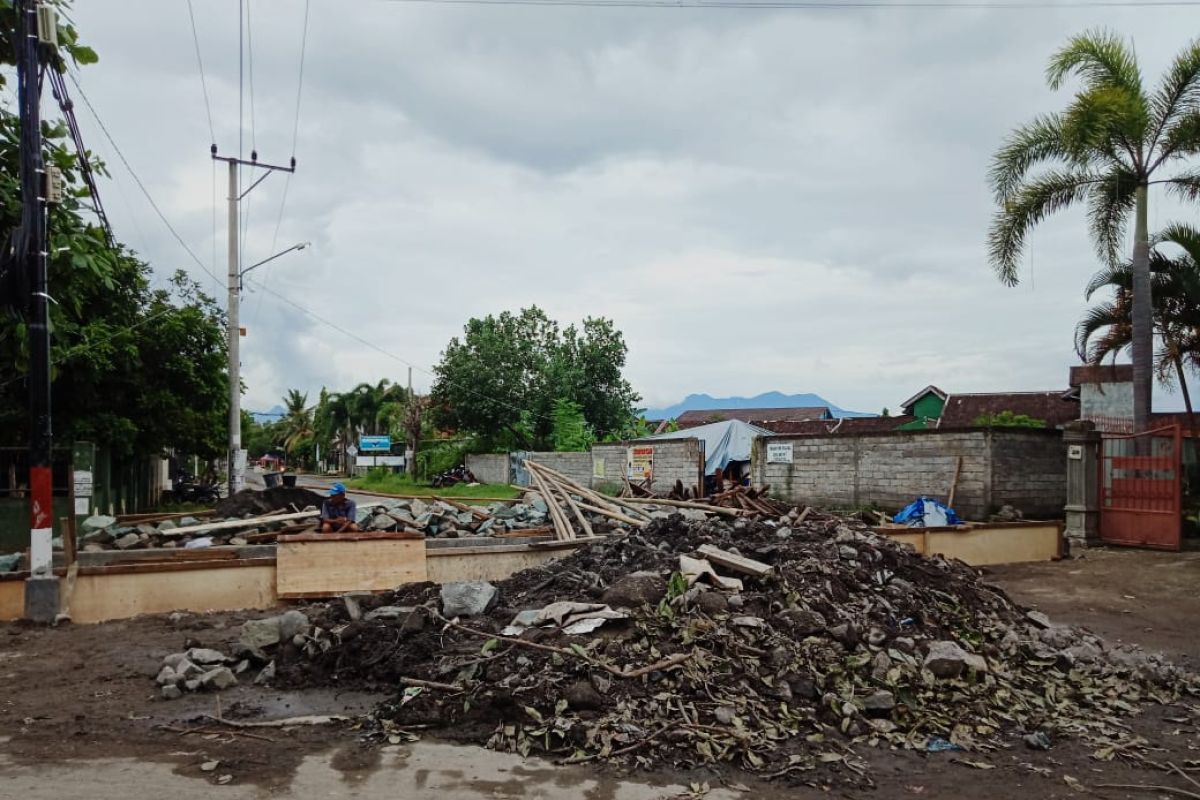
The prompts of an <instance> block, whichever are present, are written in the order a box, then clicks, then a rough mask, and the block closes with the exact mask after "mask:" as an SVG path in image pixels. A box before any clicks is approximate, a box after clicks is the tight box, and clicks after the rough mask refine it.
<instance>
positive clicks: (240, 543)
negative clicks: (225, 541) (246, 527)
mask: <svg viewBox="0 0 1200 800" xmlns="http://www.w3.org/2000/svg"><path fill="white" fill-rule="evenodd" d="M229 544H230V545H232V546H233V547H245V546H246V545H248V544H250V543H249V542H248V541H246V540H245V539H243V538H242V537H241V536H233V537H230V539H229Z"/></svg>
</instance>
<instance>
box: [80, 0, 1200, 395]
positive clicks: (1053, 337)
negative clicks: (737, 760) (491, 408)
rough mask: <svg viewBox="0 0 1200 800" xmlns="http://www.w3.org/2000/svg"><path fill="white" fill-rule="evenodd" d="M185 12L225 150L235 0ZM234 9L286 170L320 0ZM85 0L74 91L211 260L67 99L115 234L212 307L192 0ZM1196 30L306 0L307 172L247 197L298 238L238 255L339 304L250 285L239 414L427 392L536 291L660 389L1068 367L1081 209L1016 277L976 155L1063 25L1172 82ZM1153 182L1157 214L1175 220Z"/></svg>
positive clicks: (1083, 239) (273, 278)
mask: <svg viewBox="0 0 1200 800" xmlns="http://www.w3.org/2000/svg"><path fill="white" fill-rule="evenodd" d="M193 4H194V8H195V13H196V26H197V31H198V35H199V42H200V47H201V55H202V57H203V62H204V68H205V72H206V75H207V82H208V93H209V98H210V103H211V109H212V120H213V127H214V129H215V137H216V141H217V144H218V146H219V147H220V149H221V150H222V152H226V153H228V152H234V151H236V150H237V147H238V139H239V121H238V120H239V111H238V107H239V92H238V3H237V2H235V1H234V0H193ZM248 5H249V8H250V25H249V31H250V38H251V39H252V43H253V51H252V52H253V73H254V81H253V94H254V102H253V111H254V113H253V126H252V124H251V123H252V120H251V112H250V108H251V103H250V93H251V92H250V84H249V80H247V81H246V85H245V90H244V92H243V95H242V96H243V101H244V107H245V111H244V114H243V133H242V139H243V147H244V150H245V152H246V154H247V155H248V153H249V150H250V148H251V146H252V144H253V145H254V146H256V147H257V150H258V153H259V157H260V158H261V159H262V160H264V161H272V162H277V163H278V162H286V160H287V159H288V158H289V157H290V156H291V155H292V141H293V123H294V120H295V106H296V94H297V82H298V77H299V76H298V67H299V61H300V43H301V31H302V26H303V17H304V9H305V3H304V0H249V1H248ZM73 15H74V18H75V21H76V22H77V24H78V27H79V30H80V33H81V36H82V37H83V38H84V40H85V41H86V42H87V43H89V44H91V45H93V46H94V47H95V48H96V50H97V51H98V52H99V54H100V58H101V60H100V63H99V64H97V65H95V66H92V67H88V68H86V69H85V70H84V71H83V74H82V76H81V83H82V86H83V88H84V91H85V92H86V93H87V95H88V97H89V99H90V100H91V101H92V102H93V104H94V105H95V106H96V110H97V111H98V113H99V115H100V117H101V119H102V120H103V121H104V123H105V124H106V126H107V127H108V129H109V131H110V133H111V134H112V136H113V139H114V140H115V142H116V144H117V146H118V147H119V148H120V149H121V151H123V152H124V154H125V156H126V158H128V160H129V162H130V163H131V165H132V166H133V169H134V170H135V171H136V172H137V173H138V174H139V176H140V177H141V178H142V180H143V181H144V182H145V184H146V186H147V188H148V189H149V191H150V193H151V195H152V196H153V197H154V198H155V200H156V201H157V202H158V204H159V205H160V207H161V208H162V210H163V211H164V213H165V214H166V216H167V217H168V219H169V220H170V221H171V222H172V224H173V225H174V226H175V227H176V228H177V229H178V231H179V232H180V234H181V235H182V237H183V238H184V239H185V240H186V242H187V243H188V245H189V246H190V247H191V248H192V250H193V251H194V252H195V253H196V254H198V256H199V258H200V259H201V261H202V262H204V264H205V266H206V267H208V268H209V269H210V270H211V271H212V272H213V273H215V274H217V275H218V276H221V280H222V283H221V284H218V283H217V282H216V281H215V280H214V279H213V278H212V277H210V276H209V275H207V274H205V272H204V271H202V270H201V268H200V267H199V266H197V265H196V264H195V262H194V261H192V259H191V258H190V257H189V256H188V255H187V253H186V252H184V250H183V249H182V248H181V247H180V246H179V244H178V243H177V242H176V241H175V240H174V239H173V238H172V237H171V235H170V233H169V232H168V231H167V230H166V228H165V227H164V226H163V224H162V223H161V222H160V221H159V220H158V219H157V217H156V216H155V215H154V212H153V211H152V209H151V208H150V206H149V205H148V203H147V202H146V200H145V198H144V197H143V196H142V195H141V193H140V192H139V190H138V189H137V187H136V185H135V184H134V182H133V180H132V178H131V177H130V175H129V174H128V173H127V172H126V171H125V170H124V168H123V167H121V166H120V164H119V162H118V160H117V158H116V156H115V153H113V149H112V147H111V146H110V145H109V143H108V142H107V141H106V140H105V139H104V138H103V135H102V134H101V132H100V130H99V129H98V127H97V125H96V123H95V120H94V119H93V118H92V117H91V115H90V114H89V113H88V111H87V110H86V109H81V110H80V112H79V113H80V123H81V126H82V128H83V131H84V137H85V141H86V142H87V143H88V145H89V146H90V147H92V148H93V149H95V150H97V151H98V152H99V153H101V154H102V155H103V156H104V157H105V158H106V159H108V160H109V161H110V162H111V165H112V173H113V180H111V181H108V182H107V183H106V184H105V185H104V186H102V192H103V194H104V197H105V201H106V204H107V206H108V209H109V212H110V215H111V216H112V218H113V222H114V226H115V228H116V230H117V235H118V237H119V238H121V239H123V240H125V241H126V242H128V243H129V244H130V245H131V246H132V247H134V248H135V249H136V250H138V251H139V252H141V253H142V254H144V255H145V256H146V258H147V259H148V260H149V261H150V262H151V263H152V264H153V265H154V267H155V269H156V271H157V272H158V273H159V274H160V275H167V274H170V272H171V271H173V270H174V269H176V268H181V267H182V268H186V269H188V270H189V271H190V272H191V273H192V274H194V275H195V276H196V277H197V278H198V279H201V280H202V281H204V282H205V284H206V285H207V286H208V287H209V288H210V289H211V290H212V291H213V292H214V293H218V294H219V296H220V297H222V298H223V297H224V289H223V280H224V278H223V276H224V274H225V272H226V267H225V260H224V259H225V248H226V244H225V242H226V240H225V214H226V212H225V204H224V197H225V180H226V178H225V174H224V172H221V173H220V174H214V170H213V166H212V163H211V161H210V159H209V157H208V146H209V144H210V141H211V138H212V136H211V135H210V131H209V122H208V115H207V114H206V110H205V103H204V95H203V93H202V89H201V80H200V71H199V69H198V67H197V61H196V53H195V48H194V46H193V40H192V29H191V26H190V24H189V20H188V6H187V3H186V1H185V0H136V1H135V0H87V1H86V2H80V3H77V7H76V8H75V10H74V12H73ZM1198 24H1200V8H1182V9H1181V8H1140V9H1113V8H1080V7H1075V8H1065V7H1060V8H1050V9H1035V10H1019V11H1018V10H1011V9H1010V10H995V9H978V8H975V9H969V8H952V9H945V8H943V9H925V10H921V9H903V10H902V9H874V10H871V9H857V10H854V9H840V10H799V9H783V10H750V9H720V8H709V9H689V8H599V9H598V8H578V7H541V8H531V7H523V6H509V5H504V6H491V7H482V6H472V5H450V4H413V3H406V2H390V1H389V0H345V1H344V2H339V1H335V0H312V2H311V10H310V17H309V30H308V40H307V59H306V63H305V68H304V82H303V93H302V102H301V107H300V115H299V128H298V143H297V145H296V150H295V155H296V158H297V160H298V162H299V169H298V170H297V172H296V175H295V176H294V177H293V178H291V179H290V181H285V180H284V179H283V178H282V177H280V176H273V177H271V178H269V179H268V180H267V181H266V182H264V183H263V184H262V185H261V186H260V187H259V188H257V189H256V190H255V191H254V193H253V194H252V195H251V196H250V203H249V209H248V219H247V220H246V231H245V239H246V242H245V250H244V255H243V263H244V264H251V263H254V262H256V261H259V260H261V259H263V258H266V257H267V256H269V255H271V254H272V253H273V252H276V251H277V250H281V249H283V248H285V247H287V246H289V245H291V244H293V243H295V242H299V241H311V242H312V245H313V246H312V247H311V248H310V249H308V250H306V251H303V252H300V253H293V254H290V255H288V256H285V257H283V258H281V259H279V260H277V261H275V262H273V263H272V264H271V265H269V266H266V267H263V268H262V269H260V270H258V271H257V272H256V274H257V275H259V277H260V279H261V280H262V281H263V282H265V284H266V286H267V288H268V289H269V290H271V292H277V293H278V294H279V295H282V296H283V297H285V298H287V299H288V300H290V301H292V302H293V303H297V304H300V305H301V306H303V307H305V308H308V309H310V310H311V311H313V312H315V313H316V314H317V315H319V316H320V317H321V318H322V319H323V320H325V321H324V322H323V321H318V320H317V319H314V318H313V317H310V316H306V315H305V314H304V313H302V312H300V311H298V310H297V309H296V308H295V307H294V306H293V305H289V304H288V303H287V302H285V301H284V300H282V299H280V298H279V297H278V296H276V295H274V294H271V293H270V292H267V291H263V290H262V289H257V290H254V291H251V292H250V293H249V294H247V295H246V297H245V300H244V305H243V324H244V325H245V326H246V327H247V328H248V336H247V338H245V339H243V364H244V367H243V369H244V377H245V380H246V382H247V384H248V394H247V397H246V400H245V406H246V407H247V408H251V409H266V408H269V407H271V406H273V405H275V404H276V403H277V402H278V398H279V397H280V395H282V394H283V393H284V391H285V389H287V388H289V387H299V388H301V389H304V390H308V391H310V392H312V393H313V395H314V396H315V393H316V391H317V390H319V388H320V387H321V386H322V385H325V386H329V387H331V388H349V387H350V386H352V385H354V384H355V383H358V382H360V381H368V380H369V381H376V380H378V379H379V378H382V377H388V378H390V379H392V380H396V381H403V380H405V377H406V369H407V367H406V364H408V363H411V364H412V365H414V367H415V370H414V383H415V385H416V386H417V387H418V388H421V389H424V388H426V387H428V385H429V382H430V375H429V372H428V370H429V369H430V368H431V367H432V366H433V364H434V363H436V361H437V359H438V355H439V352H440V351H441V349H442V347H443V346H444V345H445V343H446V342H447V340H448V339H449V338H450V337H451V336H453V335H455V334H457V333H459V332H460V331H461V329H462V326H463V323H464V322H466V320H467V319H468V318H469V317H472V316H481V315H484V314H487V313H493V312H500V311H503V310H505V309H512V310H516V309H518V308H520V307H523V306H527V305H530V304H537V305H539V306H541V307H543V308H544V309H546V310H547V312H548V313H549V314H550V315H551V316H552V317H555V318H557V319H559V320H561V321H563V322H564V323H565V322H568V321H572V320H579V319H581V318H582V317H584V316H587V315H604V316H607V317H611V318H612V319H614V320H615V321H616V324H617V326H618V327H619V328H620V329H622V330H623V331H624V333H625V336H626V340H627V342H628V345H629V363H628V370H627V374H628V377H629V378H630V380H631V381H632V382H633V384H634V386H635V387H636V388H637V389H638V391H640V392H641V394H642V395H643V397H644V398H645V401H644V402H645V404H647V405H650V406H658V405H666V404H669V403H671V402H674V401H677V400H679V399H681V398H682V397H683V396H684V395H686V394H688V393H690V392H708V393H710V394H713V395H752V394H757V393H759V392H763V391H769V390H780V391H784V392H816V393H819V394H821V395H823V396H824V397H826V398H827V399H828V400H830V401H832V402H834V403H836V404H838V405H841V406H843V407H845V408H853V409H860V410H867V411H878V410H879V409H880V408H882V407H883V406H890V407H892V408H893V409H895V408H896V406H897V405H898V404H899V402H900V401H901V400H903V399H905V398H906V397H907V396H909V395H910V394H911V393H912V392H913V391H914V390H916V389H918V388H920V387H921V386H924V385H925V384H928V383H936V384H938V385H940V386H942V387H943V388H945V389H947V390H950V391H989V390H992V391H997V390H1035V389H1052V388H1058V387H1063V386H1065V383H1066V373H1067V369H1068V367H1069V366H1070V365H1071V364H1072V363H1074V361H1075V356H1074V351H1073V347H1072V330H1073V327H1074V323H1075V321H1076V320H1077V318H1078V317H1079V315H1080V313H1081V311H1082V310H1083V309H1084V308H1085V302H1084V298H1083V294H1082V289H1083V286H1084V284H1085V282H1086V280H1087V279H1088V277H1089V276H1090V275H1091V274H1092V273H1093V272H1094V271H1095V269H1096V266H1097V265H1096V262H1095V260H1094V257H1093V255H1092V249H1091V246H1090V243H1089V241H1088V239H1087V236H1086V229H1085V226H1084V224H1083V221H1082V218H1081V216H1080V215H1079V214H1077V213H1072V214H1068V215H1066V216H1064V217H1062V218H1061V219H1058V220H1055V221H1053V222H1051V223H1049V224H1046V225H1044V226H1043V227H1042V228H1041V229H1039V231H1038V232H1037V233H1036V235H1035V236H1034V237H1033V239H1032V248H1031V252H1030V253H1029V257H1028V259H1027V262H1026V268H1025V280H1024V281H1023V282H1022V284H1021V285H1020V286H1019V287H1018V288H1015V289H1008V288H1004V287H1003V286H1002V285H1000V284H999V283H998V282H997V280H996V279H995V277H994V275H993V273H992V272H991V270H990V268H989V267H988V265H987V262H986V258H985V248H984V241H985V234H986V229H987V225H988V220H989V216H990V214H991V212H992V205H991V198H990V196H989V194H988V191H987V188H986V184H985V173H986V169H987V165H988V161H989V158H990V156H991V154H992V152H993V151H994V150H995V148H996V147H997V145H998V144H999V143H1000V141H1001V140H1002V138H1003V136H1004V135H1005V133H1006V132H1007V131H1008V130H1009V129H1011V128H1012V127H1013V126H1015V125H1018V124H1020V123H1022V122H1024V121H1026V120H1027V119H1028V118H1029V117H1031V116H1032V115H1034V114H1035V113H1037V112H1039V111H1043V110H1051V109H1055V108H1058V107H1061V106H1062V105H1063V104H1065V103H1066V102H1067V100H1068V99H1069V97H1068V95H1067V94H1066V93H1060V94H1057V95H1056V94H1055V93H1052V92H1051V91H1050V90H1049V89H1047V88H1046V86H1045V84H1044V80H1043V77H1042V75H1043V69H1044V66H1045V63H1046V60H1047V58H1048V57H1049V55H1050V54H1051V53H1052V52H1053V51H1054V50H1055V49H1056V48H1057V47H1059V46H1060V45H1062V44H1063V43H1064V42H1065V40H1066V39H1067V38H1068V37H1069V36H1071V35H1072V34H1075V33H1078V32H1080V31H1083V30H1085V29H1087V28H1091V27H1096V26H1108V27H1112V28H1114V29H1116V30H1118V31H1120V32H1122V33H1123V34H1126V35H1128V36H1130V37H1132V38H1133V39H1134V40H1135V42H1136V45H1137V48H1138V52H1139V56H1140V57H1141V59H1142V63H1143V67H1144V69H1145V71H1146V74H1147V76H1148V77H1150V78H1152V79H1157V76H1158V74H1159V73H1160V72H1161V70H1162V68H1163V67H1164V65H1165V64H1166V63H1167V62H1168V61H1169V59H1170V57H1171V56H1172V55H1173V54H1174V53H1175V52H1176V51H1177V50H1178V49H1179V48H1180V47H1182V46H1183V45H1184V43H1185V41H1186V37H1187V36H1188V35H1190V34H1192V33H1193V32H1195V31H1196V30H1200V27H1198ZM248 71H249V70H248V64H247V69H246V72H248ZM247 78H248V76H247ZM285 187H286V190H287V198H286V200H287V201H286V205H284V207H283V213H282V217H281V216H280V207H281V201H282V199H283V194H284V189H285ZM214 197H215V198H216V203H217V205H216V219H215V226H216V228H215V230H216V234H215V236H214ZM1152 203H1153V205H1152V208H1151V212H1150V223H1151V225H1152V226H1154V225H1156V224H1164V223H1166V222H1167V221H1168V220H1169V219H1172V218H1177V216H1178V214H1179V212H1178V210H1177V209H1174V208H1172V207H1170V206H1168V205H1166V203H1165V202H1164V201H1163V200H1162V198H1161V197H1159V196H1158V195H1152ZM1192 213H1194V212H1192ZM280 220H281V221H280ZM277 222H278V230H277ZM251 288H252V289H253V288H254V287H251ZM330 323H332V324H330ZM334 325H336V326H338V327H340V328H342V329H344V330H346V331H350V332H352V333H353V335H354V336H355V337H357V338H351V337H350V336H347V335H346V334H345V333H343V332H341V331H339V330H338V329H337V328H335V327H333V326H334ZM364 341H365V342H369V343H370V344H371V345H372V346H371V347H368V346H367V345H365V344H363V342H364ZM1156 404H1157V406H1158V407H1159V408H1174V407H1177V406H1178V401H1177V399H1176V398H1175V397H1173V396H1171V395H1167V394H1165V393H1162V392H1160V393H1159V397H1158V399H1157V401H1156Z"/></svg>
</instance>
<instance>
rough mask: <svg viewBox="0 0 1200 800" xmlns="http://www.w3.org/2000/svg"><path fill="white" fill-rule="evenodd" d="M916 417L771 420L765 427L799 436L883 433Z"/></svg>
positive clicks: (902, 415)
mask: <svg viewBox="0 0 1200 800" xmlns="http://www.w3.org/2000/svg"><path fill="white" fill-rule="evenodd" d="M915 419H916V417H913V416H910V415H908V414H901V415H900V416H895V417H846V418H845V419H823V420H805V421H799V422H786V421H781V422H771V423H768V424H766V425H764V426H763V427H764V428H766V429H767V430H769V431H771V432H772V433H786V434H793V435H799V436H810V435H811V436H826V435H829V434H831V433H846V434H853V433H881V432H885V431H893V430H895V429H896V428H899V427H900V426H901V425H904V424H905V423H908V422H912V421H913V420H915Z"/></svg>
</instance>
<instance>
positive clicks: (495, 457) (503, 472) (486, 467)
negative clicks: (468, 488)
mask: <svg viewBox="0 0 1200 800" xmlns="http://www.w3.org/2000/svg"><path fill="white" fill-rule="evenodd" d="M510 463H511V462H510V460H509V457H508V453H470V454H469V455H467V469H469V470H471V473H472V474H473V475H474V476H475V479H476V480H478V481H479V482H480V483H511V482H512V470H511V469H510V467H509V464H510Z"/></svg>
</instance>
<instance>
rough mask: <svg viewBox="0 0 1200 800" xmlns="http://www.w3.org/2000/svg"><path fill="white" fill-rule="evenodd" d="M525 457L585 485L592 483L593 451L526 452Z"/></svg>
mask: <svg viewBox="0 0 1200 800" xmlns="http://www.w3.org/2000/svg"><path fill="white" fill-rule="evenodd" d="M525 458H527V459H528V460H530V461H534V462H536V463H538V464H541V465H542V466H544V467H549V468H550V469H552V470H555V471H557V472H561V473H562V474H563V475H566V476H567V477H568V478H570V479H571V480H573V481H575V482H576V483H582V484H583V485H584V486H587V485H588V484H589V483H591V480H592V454H591V453H526V454H525Z"/></svg>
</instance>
